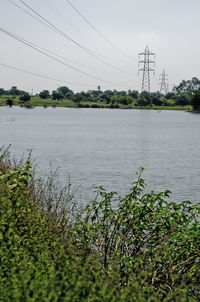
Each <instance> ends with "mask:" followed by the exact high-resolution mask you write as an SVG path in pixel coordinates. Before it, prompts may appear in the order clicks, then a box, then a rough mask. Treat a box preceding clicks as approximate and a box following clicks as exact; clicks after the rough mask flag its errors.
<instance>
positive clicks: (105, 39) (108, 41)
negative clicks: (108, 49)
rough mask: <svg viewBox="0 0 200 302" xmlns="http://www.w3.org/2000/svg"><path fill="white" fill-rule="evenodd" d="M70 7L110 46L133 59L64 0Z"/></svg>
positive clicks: (67, 0)
mask: <svg viewBox="0 0 200 302" xmlns="http://www.w3.org/2000/svg"><path fill="white" fill-rule="evenodd" d="M65 1H66V2H67V3H68V4H69V5H70V6H71V7H72V8H73V10H75V11H76V12H77V14H78V15H79V16H80V17H81V18H82V19H83V20H85V22H86V23H87V24H88V25H89V26H90V27H92V28H93V30H94V31H95V32H96V33H97V34H98V35H99V36H100V37H101V38H102V39H103V40H104V41H106V42H107V43H108V44H109V45H110V46H112V47H113V48H114V49H115V50H117V51H118V52H119V53H120V54H121V55H123V56H125V57H126V58H128V59H131V60H134V61H136V60H135V59H133V58H131V57H130V56H129V55H127V54H126V53H125V52H123V51H122V50H121V49H119V48H118V47H117V46H116V45H115V44H113V43H112V42H111V41H110V40H109V39H108V38H106V37H105V36H104V35H103V34H102V33H101V32H100V31H99V30H98V29H97V28H96V27H95V26H94V25H93V24H92V23H91V22H90V21H89V20H88V19H87V18H86V17H85V16H84V15H83V14H82V13H81V12H80V11H79V10H78V9H77V8H76V7H75V6H74V5H73V4H72V3H71V2H70V1H69V0H65Z"/></svg>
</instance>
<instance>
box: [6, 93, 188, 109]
mask: <svg viewBox="0 0 200 302" xmlns="http://www.w3.org/2000/svg"><path fill="white" fill-rule="evenodd" d="M8 99H10V98H9V97H5V96H4V97H0V106H7V100H8ZM12 100H13V106H22V107H27V108H34V107H36V106H41V107H44V108H46V107H54V108H55V107H69V108H109V109H153V110H184V111H191V110H192V106H190V105H187V106H155V105H152V106H151V107H150V108H149V106H135V105H133V104H132V105H131V104H130V105H122V104H117V105H116V104H107V103H103V102H80V103H76V102H74V101H72V100H66V99H63V100H59V101H55V100H52V99H51V98H47V99H45V100H44V99H41V98H40V97H39V96H33V97H31V100H30V101H28V102H25V103H23V102H22V101H20V100H19V97H15V98H14V99H12Z"/></svg>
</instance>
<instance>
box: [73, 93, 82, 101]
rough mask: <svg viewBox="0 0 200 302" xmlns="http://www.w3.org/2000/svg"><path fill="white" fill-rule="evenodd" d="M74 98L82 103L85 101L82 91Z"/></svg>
mask: <svg viewBox="0 0 200 302" xmlns="http://www.w3.org/2000/svg"><path fill="white" fill-rule="evenodd" d="M73 100H74V102H75V103H77V104H80V102H83V101H84V97H83V95H82V94H81V93H76V94H75V96H74V99H73Z"/></svg>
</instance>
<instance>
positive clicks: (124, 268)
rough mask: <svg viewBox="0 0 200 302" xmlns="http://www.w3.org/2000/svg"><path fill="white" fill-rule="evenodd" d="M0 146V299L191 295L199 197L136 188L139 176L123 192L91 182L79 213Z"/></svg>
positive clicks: (198, 260)
mask: <svg viewBox="0 0 200 302" xmlns="http://www.w3.org/2000/svg"><path fill="white" fill-rule="evenodd" d="M2 153H3V155H2V156H0V171H1V172H0V243H1V248H0V297H1V298H0V299H1V301H199V299H200V285H199V284H200V282H199V281H200V280H199V279H200V278H199V269H200V249H199V246H200V220H199V213H200V205H199V204H196V205H193V204H191V203H190V202H189V201H185V202H182V203H180V204H177V203H174V202H167V200H168V196H169V193H170V192H169V191H166V192H162V193H159V194H156V193H154V192H153V191H152V192H150V193H148V194H144V192H143V190H144V186H145V184H144V180H143V179H142V178H141V177H140V175H139V177H138V180H137V181H136V182H134V183H133V185H132V188H131V190H130V192H129V193H128V194H127V195H126V196H124V197H123V198H121V197H119V196H118V195H117V193H115V192H109V193H107V192H106V191H105V190H104V188H103V187H99V188H97V191H98V192H99V194H98V196H97V198H96V199H95V200H94V201H91V202H90V203H88V205H87V206H86V207H85V208H84V209H82V210H81V213H82V214H80V211H79V210H78V209H76V205H75V203H74V201H73V198H72V195H71V193H70V191H69V190H64V191H63V190H62V191H60V192H57V191H55V190H56V186H54V183H53V182H52V181H51V180H47V181H46V182H45V183H44V182H41V180H40V181H39V182H38V181H37V180H34V177H33V173H32V171H31V167H30V162H27V163H25V164H24V165H19V166H17V165H15V167H11V162H10V160H9V159H8V156H7V155H8V154H7V152H5V150H4V152H2ZM45 184H46V185H45Z"/></svg>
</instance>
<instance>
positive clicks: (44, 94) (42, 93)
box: [39, 90, 50, 99]
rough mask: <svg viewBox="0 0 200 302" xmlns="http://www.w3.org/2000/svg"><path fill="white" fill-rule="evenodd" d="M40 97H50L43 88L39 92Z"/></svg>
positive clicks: (47, 91)
mask: <svg viewBox="0 0 200 302" xmlns="http://www.w3.org/2000/svg"><path fill="white" fill-rule="evenodd" d="M39 97H40V98H41V99H47V98H49V97H50V94H49V90H43V91H41V92H40V93H39Z"/></svg>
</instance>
